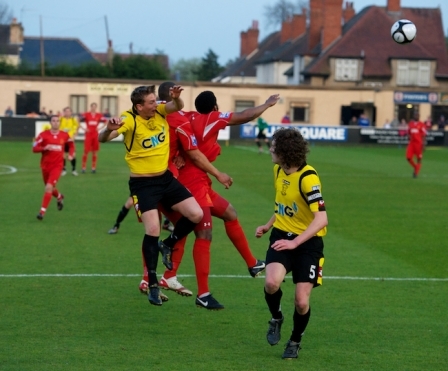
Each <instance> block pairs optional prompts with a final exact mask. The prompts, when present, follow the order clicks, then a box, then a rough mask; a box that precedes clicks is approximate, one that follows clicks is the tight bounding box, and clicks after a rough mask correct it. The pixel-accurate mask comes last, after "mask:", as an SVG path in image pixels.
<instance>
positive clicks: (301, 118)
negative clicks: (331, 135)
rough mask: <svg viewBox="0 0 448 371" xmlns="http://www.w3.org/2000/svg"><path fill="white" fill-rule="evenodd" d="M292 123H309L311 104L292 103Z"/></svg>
mask: <svg viewBox="0 0 448 371" xmlns="http://www.w3.org/2000/svg"><path fill="white" fill-rule="evenodd" d="M291 112H292V117H291V122H309V121H310V104H309V103H306V102H303V103H301V102H297V103H291Z"/></svg>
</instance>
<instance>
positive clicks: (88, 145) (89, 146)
mask: <svg viewBox="0 0 448 371" xmlns="http://www.w3.org/2000/svg"><path fill="white" fill-rule="evenodd" d="M99 149H100V141H99V140H98V133H86V137H85V139H84V152H97V151H98V150H99Z"/></svg>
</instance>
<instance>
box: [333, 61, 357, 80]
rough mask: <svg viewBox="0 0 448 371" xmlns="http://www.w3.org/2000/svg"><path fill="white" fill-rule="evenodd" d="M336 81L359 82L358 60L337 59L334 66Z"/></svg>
mask: <svg viewBox="0 0 448 371" xmlns="http://www.w3.org/2000/svg"><path fill="white" fill-rule="evenodd" d="M334 75H335V80H336V81H358V80H359V60H358V59H348V58H338V59H336V64H335V74H334Z"/></svg>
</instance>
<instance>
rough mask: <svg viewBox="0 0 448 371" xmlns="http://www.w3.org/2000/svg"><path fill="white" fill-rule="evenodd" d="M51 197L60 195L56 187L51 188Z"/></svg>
mask: <svg viewBox="0 0 448 371" xmlns="http://www.w3.org/2000/svg"><path fill="white" fill-rule="evenodd" d="M52 195H53V197H55V198H59V197H60V195H61V194H60V193H59V191H58V190H57V189H56V188H53V193H52Z"/></svg>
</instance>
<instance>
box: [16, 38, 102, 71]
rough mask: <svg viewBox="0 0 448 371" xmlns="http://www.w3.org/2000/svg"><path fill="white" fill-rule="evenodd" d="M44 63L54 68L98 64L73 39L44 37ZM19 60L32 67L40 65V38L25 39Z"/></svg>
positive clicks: (80, 43)
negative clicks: (64, 65)
mask: <svg viewBox="0 0 448 371" xmlns="http://www.w3.org/2000/svg"><path fill="white" fill-rule="evenodd" d="M43 42H44V59H45V63H47V64H48V65H49V66H51V67H54V66H56V65H60V64H67V65H70V66H79V65H81V64H84V63H92V62H93V63H98V61H97V60H96V59H95V58H94V57H93V55H92V53H91V52H90V50H89V49H87V47H86V46H85V45H84V44H83V43H82V42H81V41H80V40H79V39H75V38H53V37H52V38H49V37H44V38H43ZM20 59H21V60H22V61H23V62H25V63H27V64H28V65H30V66H32V67H36V66H37V65H38V64H39V63H40V38H39V37H25V38H24V44H23V46H22V51H21V52H20Z"/></svg>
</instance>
